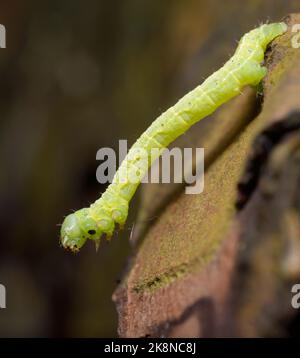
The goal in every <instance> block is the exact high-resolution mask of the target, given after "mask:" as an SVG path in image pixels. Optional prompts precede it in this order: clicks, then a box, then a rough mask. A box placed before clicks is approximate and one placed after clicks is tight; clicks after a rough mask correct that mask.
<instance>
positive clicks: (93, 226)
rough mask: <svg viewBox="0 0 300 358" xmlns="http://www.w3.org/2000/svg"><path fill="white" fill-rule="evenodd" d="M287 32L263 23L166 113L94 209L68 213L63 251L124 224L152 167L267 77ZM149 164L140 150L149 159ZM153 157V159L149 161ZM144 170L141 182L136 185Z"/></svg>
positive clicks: (277, 25)
mask: <svg viewBox="0 0 300 358" xmlns="http://www.w3.org/2000/svg"><path fill="white" fill-rule="evenodd" d="M286 30H287V25H286V24H285V23H274V24H266V25H262V26H260V27H259V28H257V29H254V30H252V31H250V32H249V33H247V34H246V35H244V36H243V37H242V39H241V40H240V42H239V45H238V48H237V50H236V52H235V54H234V55H233V57H232V58H231V59H230V60H229V61H227V62H226V63H225V65H224V66H223V67H222V68H221V69H220V70H218V71H217V72H215V73H213V74H212V75H211V76H210V77H208V78H207V79H206V80H205V81H204V82H203V83H202V84H201V85H200V86H198V87H196V88H195V89H194V90H193V91H191V92H189V93H188V94H186V95H185V96H184V97H183V98H181V99H180V100H179V101H178V102H177V103H176V104H175V105H174V106H173V107H171V108H169V109H168V110H167V111H165V112H164V113H162V114H161V115H160V116H159V117H158V118H157V119H156V120H155V121H154V122H153V123H152V124H151V125H150V127H149V128H148V129H147V130H146V131H145V132H144V133H143V134H142V135H141V136H140V138H139V139H138V140H137V141H136V142H135V144H134V145H133V146H132V147H131V149H130V151H129V152H128V154H127V156H126V158H125V160H124V161H123V162H122V164H121V166H120V168H119V169H118V171H117V172H116V174H115V176H114V179H113V181H112V183H111V184H110V185H109V186H108V188H107V190H106V191H105V192H104V193H103V195H102V196H101V198H100V199H98V200H97V201H95V203H93V204H92V205H91V206H90V207H89V208H83V209H81V210H78V211H76V212H75V213H73V214H70V215H68V216H67V217H66V218H65V220H64V222H63V224H62V227H61V243H62V245H63V247H65V248H67V249H69V250H71V251H73V252H76V251H78V250H79V249H80V248H81V247H82V246H83V245H84V243H85V242H86V240H87V239H92V240H95V242H96V246H97V245H98V244H99V240H100V238H101V236H102V235H103V234H105V235H106V236H107V237H108V238H109V237H111V236H112V234H113V232H114V229H115V225H116V224H118V225H120V226H121V227H122V226H123V225H124V224H125V222H126V219H127V215H128V206H129V202H130V200H131V198H132V196H133V195H134V193H135V191H136V189H137V187H138V185H139V184H140V181H141V180H142V178H143V176H144V174H146V172H147V170H148V168H149V166H150V165H151V164H152V163H153V162H154V161H155V160H156V159H157V157H158V156H159V155H160V154H161V153H162V150H163V149H164V148H166V147H167V146H168V145H169V144H170V143H171V142H173V141H174V140H175V139H176V138H177V137H179V136H180V135H182V134H183V133H184V132H186V131H187V130H188V129H189V128H190V127H191V126H192V125H193V124H195V123H196V122H198V121H199V120H201V119H203V118H205V117H206V116H208V115H209V114H211V113H213V112H214V111H215V110H216V109H217V108H218V107H219V106H221V105H222V104H223V103H225V102H227V101H229V100H230V99H231V98H233V97H235V96H237V95H239V94H240V93H241V90H242V89H243V87H245V86H246V85H253V86H255V85H257V84H258V83H259V82H260V81H261V79H262V78H263V77H264V76H265V75H266V72H267V70H266V68H265V67H263V66H261V62H262V61H263V59H264V53H265V51H266V48H267V46H268V44H269V43H270V42H271V41H272V40H273V39H274V38H276V37H277V36H279V35H281V34H283V33H284V32H285V31H286ZM155 148H156V149H159V150H157V151H156V153H157V154H156V155H154V156H153V155H151V158H150V161H147V164H146V165H145V157H144V156H143V155H141V151H140V150H141V149H142V150H143V152H145V153H146V155H147V156H149V157H150V153H151V151H152V150H153V149H155ZM147 159H148V158H147ZM137 172H139V178H140V180H137V181H132V180H130V178H131V177H136V173H137Z"/></svg>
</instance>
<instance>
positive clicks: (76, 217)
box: [60, 209, 87, 252]
mask: <svg viewBox="0 0 300 358" xmlns="http://www.w3.org/2000/svg"><path fill="white" fill-rule="evenodd" d="M84 210H85V209H82V210H80V211H79V212H76V213H73V214H70V215H68V216H67V217H66V218H65V220H64V222H63V224H62V227H61V231H60V240H61V244H62V246H63V247H64V248H65V249H67V250H70V251H72V252H78V251H79V249H80V248H81V247H82V246H83V245H84V244H85V242H86V240H87V237H86V236H85V234H84V232H83V229H82V226H81V222H82V216H84Z"/></svg>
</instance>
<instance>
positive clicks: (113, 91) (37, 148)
mask: <svg viewBox="0 0 300 358" xmlns="http://www.w3.org/2000/svg"><path fill="white" fill-rule="evenodd" d="M299 10H300V5H299V2H298V1H289V0H272V1H271V0H245V1H240V0H228V1H226V2H225V1H221V0H185V1H182V0H165V1H159V0H112V1H104V0H102V1H100V0H89V1H83V0H65V1H59V0H44V1H42V2H41V1H37V0H26V1H25V0H14V1H3V0H1V2H0V24H3V25H4V26H5V27H6V41H7V48H6V49H0V79H1V82H0V83H1V86H0V109H1V117H0V160H1V165H2V167H1V168H2V170H1V171H0V205H1V207H0V215H1V218H0V225H1V239H0V283H1V284H3V285H5V286H6V290H7V308H6V309H1V310H0V336H1V337H9V336H14V337H33V336H36V337H42V336H47V337H112V336H116V335H117V314H116V310H115V307H114V305H113V303H112V301H111V296H112V293H113V291H114V288H115V287H116V284H117V281H118V279H119V278H120V275H121V274H122V270H124V268H125V265H126V262H127V258H128V257H129V255H130V252H131V250H130V246H129V243H128V238H129V236H130V232H131V229H132V225H133V223H134V222H135V216H136V213H137V211H138V208H139V199H138V196H137V197H136V198H135V199H134V201H133V203H132V206H131V209H132V210H131V217H130V218H129V220H128V223H127V226H126V228H125V230H124V232H123V233H122V234H119V235H118V238H116V237H114V238H113V239H112V241H111V242H110V243H102V245H101V249H100V250H99V252H98V253H97V254H96V252H95V248H94V246H93V245H92V244H91V243H89V245H86V246H85V247H84V248H83V250H82V251H81V252H80V254H78V255H71V254H69V253H67V252H65V251H63V249H62V248H60V246H59V241H58V238H59V229H60V228H59V226H58V225H59V224H60V223H61V222H62V220H63V217H64V216H65V215H66V214H68V213H70V212H71V210H76V209H79V208H81V207H83V206H87V205H89V203H91V202H93V201H94V200H95V199H96V198H98V196H99V195H100V193H101V192H103V191H104V190H105V186H103V185H100V184H99V183H97V181H96V175H95V174H96V169H97V166H98V165H99V162H97V161H96V152H97V150H98V149H100V148H101V147H104V146H108V147H112V148H115V149H117V148H118V140H119V139H127V140H128V142H129V144H130V145H131V144H132V143H133V142H134V140H135V139H136V138H137V137H138V136H139V135H140V134H141V132H142V131H143V130H144V129H145V128H146V127H147V126H148V125H149V124H150V123H151V121H152V120H153V119H154V118H155V117H157V116H158V115H159V114H160V113H161V112H162V110H164V109H166V108H167V107H168V106H170V105H172V104H173V103H174V102H175V101H176V100H177V99H178V98H179V97H181V96H182V95H183V94H184V93H185V92H187V91H188V90H190V89H192V88H193V87H194V86H196V85H197V84H199V83H200V82H201V81H202V79H203V78H205V77H206V76H208V75H209V74H210V73H211V72H212V71H214V70H216V69H218V68H219V67H220V66H221V65H222V64H223V63H224V62H225V60H226V59H227V58H228V56H229V55H230V54H231V53H232V51H233V50H234V48H235V46H236V41H237V40H238V39H239V38H240V36H241V35H242V34H243V33H244V32H246V31H248V30H250V29H251V28H253V27H254V26H257V25H258V24H259V23H260V22H262V21H267V20H269V21H276V20H280V19H282V17H284V16H285V15H287V14H288V13H290V12H296V11H299Z"/></svg>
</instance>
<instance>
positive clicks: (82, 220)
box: [60, 208, 115, 253]
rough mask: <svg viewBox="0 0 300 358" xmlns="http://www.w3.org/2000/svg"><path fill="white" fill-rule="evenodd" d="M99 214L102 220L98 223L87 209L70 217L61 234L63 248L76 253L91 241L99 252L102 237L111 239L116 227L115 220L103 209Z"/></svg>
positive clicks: (63, 225)
mask: <svg viewBox="0 0 300 358" xmlns="http://www.w3.org/2000/svg"><path fill="white" fill-rule="evenodd" d="M98 214H99V215H98V216H99V217H100V218H101V219H100V220H98V221H96V220H95V219H94V218H93V217H92V216H91V215H90V213H89V209H87V208H84V209H81V210H78V211H76V212H75V213H73V214H70V215H68V216H67V217H66V218H65V220H64V222H63V224H62V227H61V232H60V237H61V239H60V240H61V244H62V246H63V247H64V248H65V249H67V250H70V251H71V252H74V253H75V252H78V251H79V250H80V249H81V247H82V246H83V245H84V244H85V242H86V241H87V239H90V240H93V241H94V242H95V244H96V250H97V249H98V247H99V244H100V238H101V236H102V235H103V234H105V235H106V237H107V238H110V237H111V236H112V234H113V231H114V227H115V223H114V221H113V219H112V218H111V217H110V216H109V215H108V214H107V213H106V212H105V211H104V210H103V209H100V210H98Z"/></svg>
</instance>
